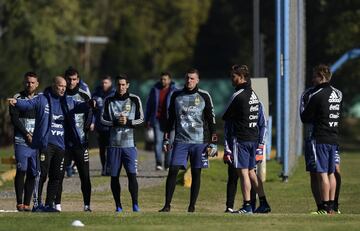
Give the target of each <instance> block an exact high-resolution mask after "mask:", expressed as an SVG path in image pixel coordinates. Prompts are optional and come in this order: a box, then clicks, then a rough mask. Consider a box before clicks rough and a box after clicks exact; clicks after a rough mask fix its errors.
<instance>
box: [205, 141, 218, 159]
mask: <svg viewBox="0 0 360 231" xmlns="http://www.w3.org/2000/svg"><path fill="white" fill-rule="evenodd" d="M206 153H207V155H208V156H210V157H214V156H217V145H216V144H209V145H208V146H207V148H206Z"/></svg>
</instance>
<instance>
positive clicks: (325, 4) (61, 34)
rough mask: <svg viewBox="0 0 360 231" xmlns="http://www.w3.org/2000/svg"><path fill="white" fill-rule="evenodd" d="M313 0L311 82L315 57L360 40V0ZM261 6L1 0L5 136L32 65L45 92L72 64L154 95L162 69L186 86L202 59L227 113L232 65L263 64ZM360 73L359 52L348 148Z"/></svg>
mask: <svg viewBox="0 0 360 231" xmlns="http://www.w3.org/2000/svg"><path fill="white" fill-rule="evenodd" d="M258 2H259V4H258V7H259V8H258V9H259V15H258V16H259V17H258V19H259V32H260V34H259V35H258V39H259V41H260V48H259V49H260V56H259V59H258V65H260V69H259V70H260V72H258V73H257V76H262V77H267V78H268V83H269V102H270V114H271V115H273V116H274V117H276V115H275V113H276V110H275V107H276V102H275V93H276V92H275V90H276V88H275V77H276V45H275V38H276V30H275V6H276V1H275V0H274V1H270V0H262V1H258ZM304 3H305V4H304V6H305V8H304V11H305V28H306V29H305V38H306V39H305V41H304V44H305V46H304V49H305V50H304V51H303V52H304V53H305V64H306V65H305V66H306V68H305V70H303V71H304V73H305V76H306V81H305V84H306V86H309V84H310V81H309V80H310V78H311V73H312V68H313V67H314V66H315V65H317V64H319V63H325V64H330V65H331V64H333V63H334V62H335V61H336V60H338V58H340V56H341V55H343V54H344V53H345V52H347V51H349V50H352V49H355V48H359V47H360V1H358V0H343V1H337V0H307V1H304ZM254 12H256V11H254V1H252V0H177V1H168V0H152V1H146V0H136V1H131V0H111V1H110V0H99V1H91V0H77V1H74V0H53V1H47V0H33V1H26V0H17V1H13V0H0V79H1V83H0V98H1V102H0V117H1V118H0V137H1V140H0V144H1V145H2V146H7V145H9V144H11V143H12V126H11V124H10V122H9V115H8V112H7V110H8V109H7V104H6V101H5V99H6V98H7V97H10V96H12V95H14V94H15V93H16V92H18V91H19V90H20V89H22V88H23V86H22V79H23V74H24V73H25V72H27V71H35V72H36V73H37V74H38V75H39V76H40V82H41V86H40V88H39V89H40V90H42V89H44V88H45V87H46V86H47V85H48V84H49V83H50V81H51V78H52V77H53V76H55V75H59V74H60V75H62V74H63V73H64V70H65V69H66V68H67V67H68V66H73V67H75V68H76V69H78V70H79V71H80V75H81V78H82V79H83V80H84V81H85V82H86V83H87V84H89V86H90V89H91V90H93V89H94V88H95V87H96V85H97V84H98V81H99V79H100V77H101V76H103V75H105V74H110V75H112V76H116V75H117V74H119V73H127V74H128V75H129V77H130V79H131V90H132V92H133V93H136V94H139V95H140V96H141V97H142V100H143V103H145V100H146V97H147V94H148V91H149V90H150V86H151V85H152V84H153V83H154V82H155V81H156V80H157V79H158V78H159V73H160V72H162V71H170V72H171V73H172V74H173V77H174V79H175V80H176V82H177V83H178V85H179V86H181V85H182V81H183V80H182V79H183V76H184V72H185V70H186V69H188V68H189V67H195V68H198V69H199V70H200V74H201V76H200V77H201V82H200V86H201V87H202V88H203V89H205V90H208V91H210V92H211V94H212V95H213V98H214V101H215V109H216V112H217V114H218V115H220V114H221V112H222V109H221V108H222V107H223V104H224V103H225V102H226V101H223V98H227V97H228V95H230V94H231V92H232V91H233V89H232V87H231V84H230V81H229V79H228V71H229V68H230V67H231V65H232V64H234V63H239V64H247V65H249V67H250V69H251V70H253V69H254V61H253V60H254V52H253V51H254V45H253V44H254V42H253V41H254V39H255V38H254V31H253V30H254V29H253V28H254ZM359 77H360V58H358V59H356V58H355V59H351V60H349V61H348V62H346V63H345V64H344V65H342V66H341V68H339V69H338V70H337V71H336V72H335V73H334V75H333V80H332V84H333V85H334V86H335V87H336V88H338V89H340V90H341V91H342V92H343V93H344V110H345V113H344V117H343V123H342V131H341V135H342V146H343V147H344V148H346V149H357V148H358V144H359V141H360V124H359V118H360V93H359V89H360V84H359V82H360V81H359V80H360V79H359ZM202 84H204V85H202ZM298 84H302V85H304V82H299V83H298ZM218 118H219V117H218ZM218 121H220V119H218ZM273 127H274V126H273ZM220 129H221V128H219V130H220ZM273 130H274V129H273Z"/></svg>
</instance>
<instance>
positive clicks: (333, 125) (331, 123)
mask: <svg viewBox="0 0 360 231" xmlns="http://www.w3.org/2000/svg"><path fill="white" fill-rule="evenodd" d="M329 126H330V127H332V128H334V127H337V126H339V122H329Z"/></svg>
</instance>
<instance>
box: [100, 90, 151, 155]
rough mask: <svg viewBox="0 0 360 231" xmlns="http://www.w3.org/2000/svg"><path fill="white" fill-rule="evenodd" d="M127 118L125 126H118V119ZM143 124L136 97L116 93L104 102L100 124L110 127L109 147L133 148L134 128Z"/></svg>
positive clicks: (140, 107)
mask: <svg viewBox="0 0 360 231" xmlns="http://www.w3.org/2000/svg"><path fill="white" fill-rule="evenodd" d="M121 115H124V116H126V117H127V121H126V124H125V125H122V124H120V122H119V117H120V116H121ZM143 122H144V113H143V109H142V105H141V100H140V98H139V97H138V96H137V95H134V94H129V93H128V92H127V93H125V94H124V95H120V94H119V93H118V92H116V93H115V95H114V96H111V97H108V98H106V100H105V105H104V108H103V111H102V115H101V123H102V124H103V125H105V126H109V127H110V146H111V147H121V148H127V147H134V146H135V141H134V128H135V127H138V126H140V125H141V124H142V123H143Z"/></svg>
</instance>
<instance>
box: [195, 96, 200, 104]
mask: <svg viewBox="0 0 360 231" xmlns="http://www.w3.org/2000/svg"><path fill="white" fill-rule="evenodd" d="M199 104H200V97H199V96H196V98H195V105H196V106H197V105H199Z"/></svg>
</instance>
